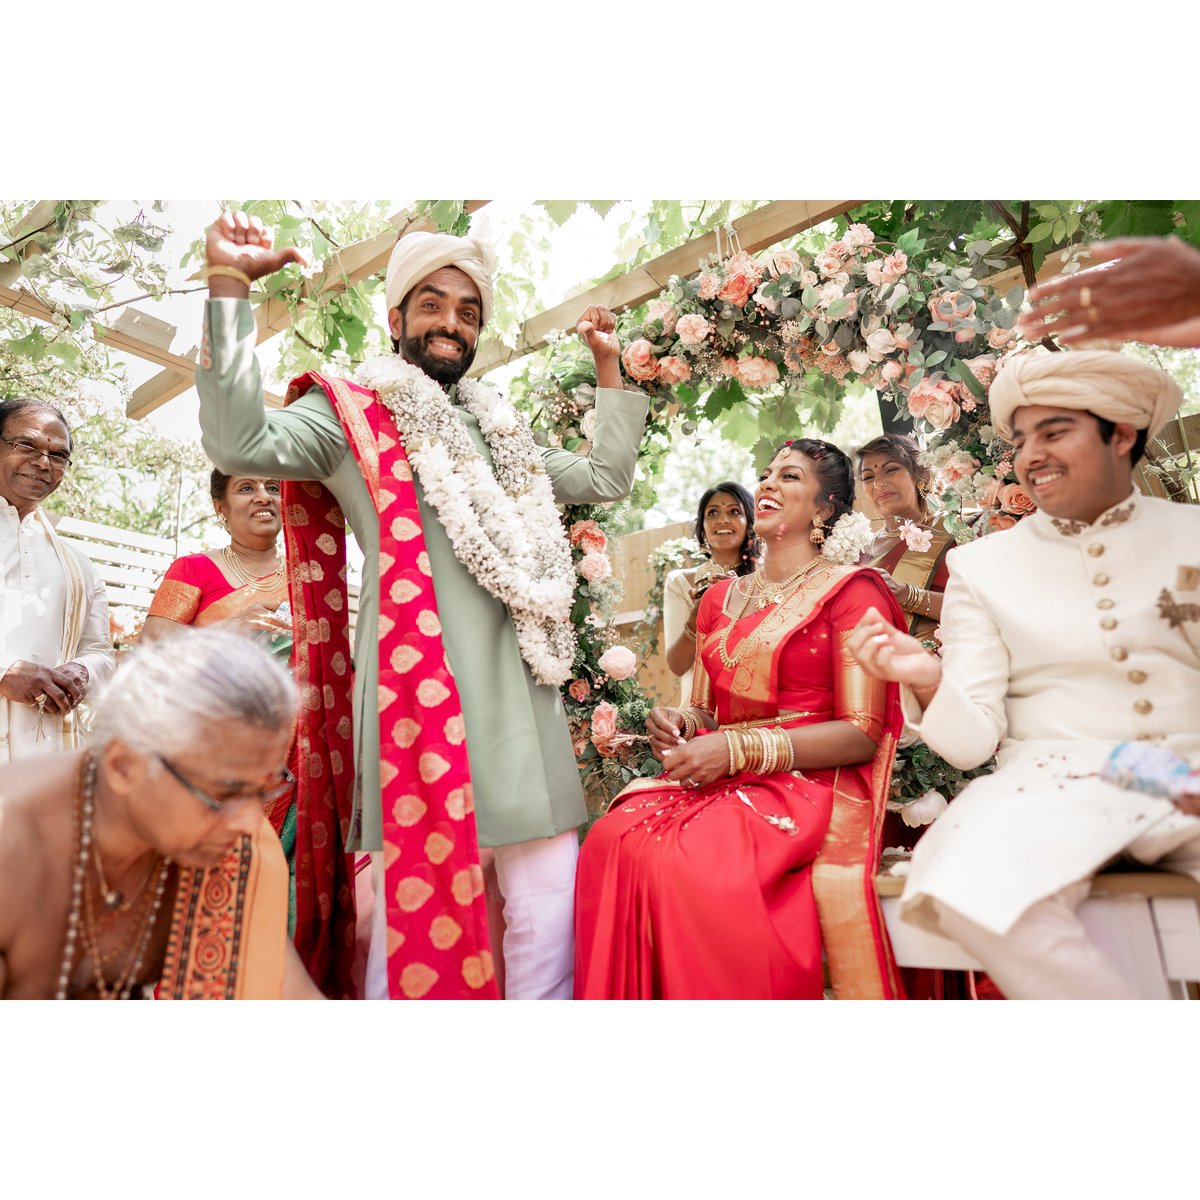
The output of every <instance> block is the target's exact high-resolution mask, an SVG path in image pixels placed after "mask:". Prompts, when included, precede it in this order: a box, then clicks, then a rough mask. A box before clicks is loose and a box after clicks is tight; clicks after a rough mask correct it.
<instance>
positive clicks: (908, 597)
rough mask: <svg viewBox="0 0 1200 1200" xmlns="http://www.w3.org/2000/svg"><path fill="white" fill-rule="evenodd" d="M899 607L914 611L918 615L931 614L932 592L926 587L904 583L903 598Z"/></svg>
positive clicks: (925, 615)
mask: <svg viewBox="0 0 1200 1200" xmlns="http://www.w3.org/2000/svg"><path fill="white" fill-rule="evenodd" d="M900 607H901V608H902V609H904V611H905V612H910V613H915V614H916V615H917V616H919V617H929V616H932V615H933V592H931V591H929V590H927V589H926V588H919V587H913V585H912V584H911V583H906V584H905V585H904V598H903V599H902V600H901V601H900Z"/></svg>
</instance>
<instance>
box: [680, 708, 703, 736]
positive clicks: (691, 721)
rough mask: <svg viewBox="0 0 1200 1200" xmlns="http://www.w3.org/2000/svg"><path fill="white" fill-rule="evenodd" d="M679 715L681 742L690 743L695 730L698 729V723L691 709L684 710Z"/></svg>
mask: <svg viewBox="0 0 1200 1200" xmlns="http://www.w3.org/2000/svg"><path fill="white" fill-rule="evenodd" d="M681 715H682V717H683V740H684V741H685V742H690V741H691V740H692V738H694V737H695V736H696V730H697V729H699V728H700V721H699V720H698V719H697V717H696V714H695V713H693V712H692V710H691V709H685V710H684V712H683V713H682V714H681Z"/></svg>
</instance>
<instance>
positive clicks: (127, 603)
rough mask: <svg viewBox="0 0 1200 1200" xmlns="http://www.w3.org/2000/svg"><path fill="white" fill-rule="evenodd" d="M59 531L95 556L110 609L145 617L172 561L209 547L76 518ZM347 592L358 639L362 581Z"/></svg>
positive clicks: (61, 522) (64, 520)
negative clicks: (357, 629) (124, 609)
mask: <svg viewBox="0 0 1200 1200" xmlns="http://www.w3.org/2000/svg"><path fill="white" fill-rule="evenodd" d="M55 532H57V533H58V534H59V536H60V537H62V538H63V540H64V541H67V542H70V543H71V545H73V546H75V547H77V548H78V549H79V550H81V551H83V553H84V554H86V555H87V557H88V558H89V559H90V560H91V562H92V566H93V567H94V568H95V571H96V578H97V579H99V580H100V581H101V582H102V583H103V584H104V590H105V593H106V595H107V597H108V607H109V610H110V611H111V610H112V609H114V608H131V609H133V610H134V611H135V612H136V613H138V614H139V616H140V617H144V616H145V614H146V611H147V609H149V607H150V601H151V600H153V598H154V593H155V591H156V590H157V589H158V585H159V583H160V582H161V580H162V577H163V575H164V574H165V573H166V570H167V568H168V567H169V566H170V565H171V563H172V562H174V561H175V559H176V558H178V557H179V556H180V555H182V554H195V553H196V552H197V551H199V550H202V549H203V548H204V547H203V546H202V544H201V543H200V542H198V541H196V540H195V539H190V538H189V539H183V540H181V541H180V542H178V543H177V542H175V541H173V540H171V539H170V538H159V537H151V536H150V535H149V534H145V533H134V532H133V531H132V530H129V529H114V528H112V527H111V526H108V525H97V524H96V523H95V522H94V521H81V520H79V519H78V518H76V517H62V518H61V519H60V520H59V521H58V522H57V524H56V525H55ZM348 591H349V609H350V634H351V637H353V635H354V625H355V621H356V620H357V617H358V591H359V585H358V584H357V583H356V582H353V581H351V582H350V583H349V584H348Z"/></svg>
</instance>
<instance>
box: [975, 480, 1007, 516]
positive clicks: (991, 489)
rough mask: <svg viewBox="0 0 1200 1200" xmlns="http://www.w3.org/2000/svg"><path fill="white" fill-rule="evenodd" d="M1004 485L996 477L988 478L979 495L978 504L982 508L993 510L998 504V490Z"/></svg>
mask: <svg viewBox="0 0 1200 1200" xmlns="http://www.w3.org/2000/svg"><path fill="white" fill-rule="evenodd" d="M1003 486H1004V483H1003V482H1002V480H1001V479H1000V477H999V476H998V475H992V476H989V477H988V481H987V483H985V484H984V486H983V491H981V492H980V493H979V504H980V507H982V508H993V507H995V505H996V504H998V503H999V502H1000V489H1001V488H1002V487H1003Z"/></svg>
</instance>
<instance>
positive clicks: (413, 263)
mask: <svg viewBox="0 0 1200 1200" xmlns="http://www.w3.org/2000/svg"><path fill="white" fill-rule="evenodd" d="M495 266H496V255H495V252H494V251H493V250H492V248H491V247H490V246H489V245H487V243H486V242H484V241H482V240H481V239H480V238H473V237H455V236H454V235H453V234H449V233H406V234H405V235H404V236H403V237H402V238H401V239H400V240H399V241H398V242H397V243H396V248H395V249H394V250H393V251H392V257H391V258H390V259H388V267H387V306H388V309H389V311H390V310H391V309H393V308H396V307H398V306H399V304H400V303H401V301H402V300H403V299H404V297H405V296H407V295H408V293H409V292H411V291H412V289H413V288H414V287H416V286H417V284H418V283H420V282H421V280H422V279H424V278H425V277H426V276H427V275H432V274H433V273H434V271H437V270H440V269H441V268H442V267H457V268H458V269H459V270H460V271H462V272H463V273H464V274H466V275H468V276H469V277H470V279H471V281H472V282H473V283H474V284H475V286H476V287H477V288H478V289H479V298H480V299H481V300H482V301H483V314H482V315H483V319H482V321H481V322H480V324H481V325H486V324H487V323H488V320H489V318H490V317H491V315H492V271H493V270H494V269H495Z"/></svg>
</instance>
